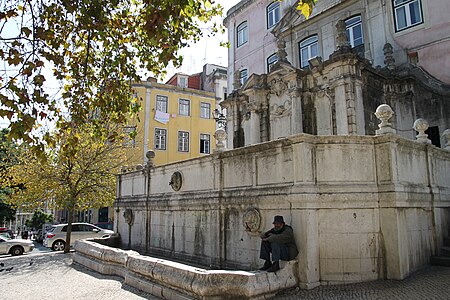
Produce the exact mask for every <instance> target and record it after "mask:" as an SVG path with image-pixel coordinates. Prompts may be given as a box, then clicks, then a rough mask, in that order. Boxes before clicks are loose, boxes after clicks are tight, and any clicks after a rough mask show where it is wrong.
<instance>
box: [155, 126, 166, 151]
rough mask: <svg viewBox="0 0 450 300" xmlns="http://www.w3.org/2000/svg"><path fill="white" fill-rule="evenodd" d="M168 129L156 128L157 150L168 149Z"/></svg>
mask: <svg viewBox="0 0 450 300" xmlns="http://www.w3.org/2000/svg"><path fill="white" fill-rule="evenodd" d="M166 141H167V130H166V129H161V128H155V150H166Z"/></svg>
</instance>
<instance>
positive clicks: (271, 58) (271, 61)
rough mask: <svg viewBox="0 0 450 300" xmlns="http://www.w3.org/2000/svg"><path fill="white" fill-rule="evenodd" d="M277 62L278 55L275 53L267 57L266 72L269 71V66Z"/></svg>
mask: <svg viewBox="0 0 450 300" xmlns="http://www.w3.org/2000/svg"><path fill="white" fill-rule="evenodd" d="M277 62H278V55H277V54H276V53H274V54H272V55H271V56H269V57H268V58H267V72H270V68H271V67H272V66H273V65H274V64H276V63H277Z"/></svg>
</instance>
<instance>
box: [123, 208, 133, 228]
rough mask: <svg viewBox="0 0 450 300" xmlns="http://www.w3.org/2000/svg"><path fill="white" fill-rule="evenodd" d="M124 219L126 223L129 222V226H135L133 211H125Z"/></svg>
mask: <svg viewBox="0 0 450 300" xmlns="http://www.w3.org/2000/svg"><path fill="white" fill-rule="evenodd" d="M123 218H124V219H125V222H127V224H128V225H133V221H134V217H133V211H132V210H131V209H129V208H127V209H125V211H124V212H123Z"/></svg>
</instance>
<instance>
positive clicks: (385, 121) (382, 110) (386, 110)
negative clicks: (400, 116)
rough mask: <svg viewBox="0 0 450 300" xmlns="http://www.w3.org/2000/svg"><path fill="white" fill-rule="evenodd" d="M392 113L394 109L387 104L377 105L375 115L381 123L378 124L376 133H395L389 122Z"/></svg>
mask: <svg viewBox="0 0 450 300" xmlns="http://www.w3.org/2000/svg"><path fill="white" fill-rule="evenodd" d="M393 115H394V111H393V110H392V108H391V107H390V106H389V105H387V104H381V105H380V106H378V107H377V110H376V111H375V116H377V118H378V119H380V120H381V123H380V124H378V127H379V129H378V130H377V131H376V132H375V133H376V135H383V134H389V133H393V134H395V133H396V132H395V129H394V128H392V126H391V123H389V119H390V118H392V116H393Z"/></svg>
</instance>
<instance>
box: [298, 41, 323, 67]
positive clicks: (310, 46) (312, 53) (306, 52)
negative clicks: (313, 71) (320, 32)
mask: <svg viewBox="0 0 450 300" xmlns="http://www.w3.org/2000/svg"><path fill="white" fill-rule="evenodd" d="M318 40H319V39H318V37H317V35H313V36H310V37H309V38H306V39H304V40H303V41H301V42H300V43H299V48H300V68H302V69H304V68H309V64H308V61H309V60H310V59H311V58H314V57H316V56H317V55H319V45H318Z"/></svg>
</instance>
